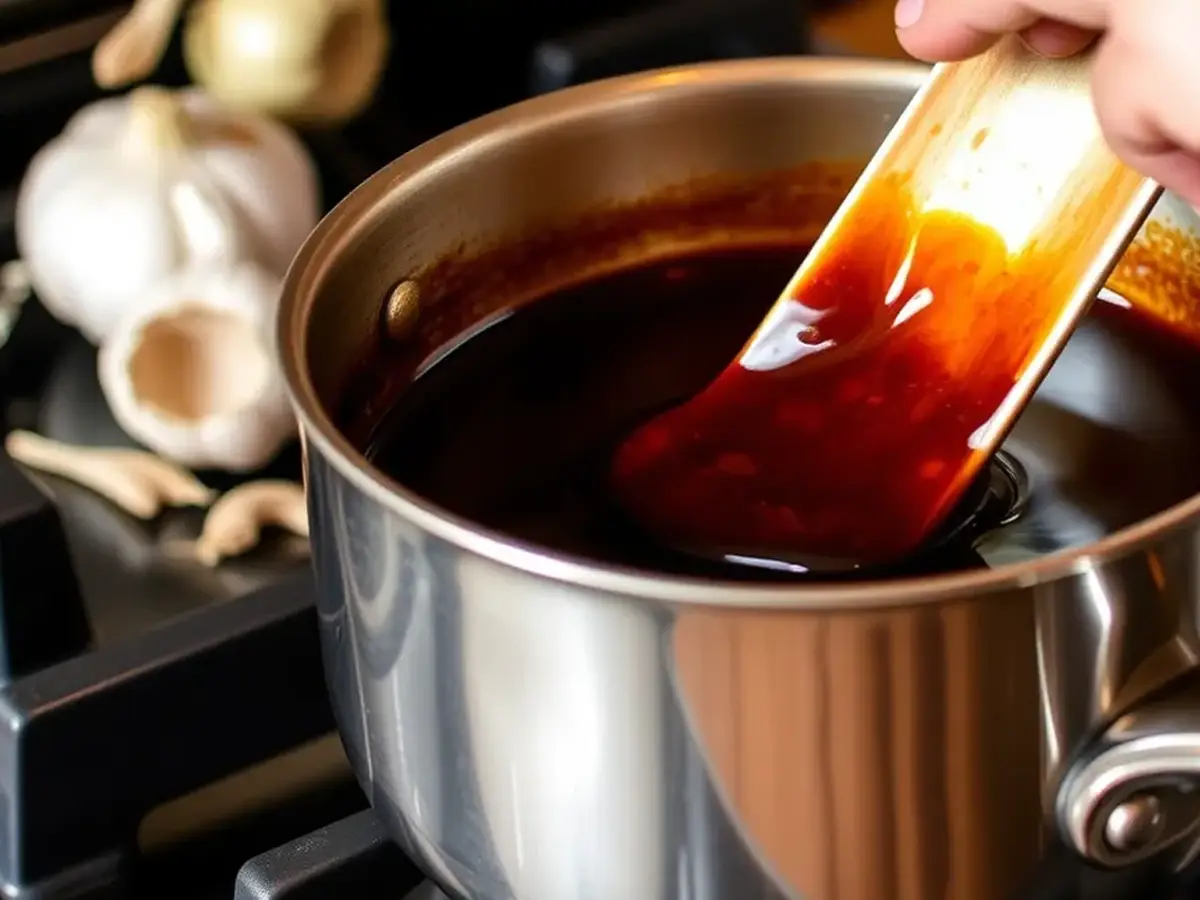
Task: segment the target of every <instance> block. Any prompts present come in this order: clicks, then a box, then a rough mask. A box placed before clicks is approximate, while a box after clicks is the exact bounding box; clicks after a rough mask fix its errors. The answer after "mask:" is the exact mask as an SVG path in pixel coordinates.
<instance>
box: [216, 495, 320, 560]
mask: <svg viewBox="0 0 1200 900" xmlns="http://www.w3.org/2000/svg"><path fill="white" fill-rule="evenodd" d="M268 526H274V527H277V528H282V529H284V530H286V531H289V532H291V533H292V534H294V535H297V536H299V537H303V538H307V537H308V509H307V506H306V503H305V499H304V488H303V487H302V486H300V485H298V484H295V483H293V482H290V481H270V480H264V481H252V482H249V483H248V484H243V485H239V486H238V487H236V488H234V489H233V490H231V491H229V492H227V493H226V494H224V495H223V496H222V497H221V498H220V499H219V500H218V501H217V502H216V503H214V504H213V505H212V508H211V509H210V510H209V511H208V515H206V516H205V518H204V528H203V530H202V531H201V534H200V538H199V540H197V541H196V545H195V548H194V549H195V554H196V558H197V559H198V560H199V561H200V562H201V563H203V564H204V565H206V566H216V565H218V564H219V563H220V562H221V561H222V560H224V559H228V558H229V557H232V556H240V555H241V554H243V553H245V552H246V551H248V550H251V549H253V548H254V547H255V546H256V545H257V544H258V542H259V540H260V538H261V536H262V530H263V528H265V527H268Z"/></svg>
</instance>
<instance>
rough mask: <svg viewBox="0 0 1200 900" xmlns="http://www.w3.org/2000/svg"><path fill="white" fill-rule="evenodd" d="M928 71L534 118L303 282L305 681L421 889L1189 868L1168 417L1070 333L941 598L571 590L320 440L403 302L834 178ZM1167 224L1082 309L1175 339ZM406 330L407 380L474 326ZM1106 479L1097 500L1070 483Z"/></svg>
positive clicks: (685, 75)
mask: <svg viewBox="0 0 1200 900" xmlns="http://www.w3.org/2000/svg"><path fill="white" fill-rule="evenodd" d="M923 76H924V70H923V69H922V68H920V67H916V66H908V65H902V64H890V63H879V62H868V61H855V60H837V61H835V60H814V59H797V60H764V61H746V62H731V63H719V64H713V65H705V66H698V67H692V68H686V69H679V70H672V71H662V72H652V73H647V74H642V75H635V76H631V77H625V78H618V79H615V80H611V81H605V82H600V83H596V84H591V85H587V86H584V87H579V88H573V89H570V90H566V91H562V92H560V93H556V94H551V95H547V96H544V97H541V98H538V99H534V100H531V101H528V102H525V103H522V104H519V105H517V106H515V107H512V108H509V109H506V110H503V111H501V112H498V113H495V114H493V115H490V116H487V117H485V118H483V119H480V120H478V121H475V122H472V123H470V124H467V125H465V126H463V127H461V128H458V129H456V130H454V131H452V132H450V133H448V134H446V135H443V136H442V137H439V138H437V139H436V140H434V141H432V142H430V143H428V144H426V145H424V146H422V147H420V148H418V149H416V150H414V151H412V152H411V153H409V154H407V155H406V156H404V157H402V158H401V159H399V160H397V161H396V162H394V163H393V164H391V165H390V166H388V167H387V168H386V169H384V170H383V171H382V172H380V173H379V174H377V175H375V176H374V177H373V178H371V179H370V180H368V181H367V182H366V183H365V184H364V185H362V186H361V187H360V188H359V189H358V190H357V191H356V192H355V193H354V194H352V195H351V197H350V198H349V199H347V200H346V201H345V202H343V203H342V204H341V205H340V206H339V207H338V208H337V209H336V210H335V211H334V212H332V213H331V214H330V215H329V216H328V217H327V218H326V219H325V221H324V222H323V223H322V224H321V225H320V227H319V228H318V229H317V230H316V232H315V233H314V234H313V236H312V237H311V238H310V240H309V241H308V243H307V245H306V246H305V247H304V249H303V250H302V252H301V253H300V255H299V257H298V259H297V261H296V263H295V265H294V266H293V268H292V271H291V274H290V276H289V278H288V282H287V287H286V290H285V296H284V298H283V301H282V311H281V322H280V331H279V336H280V342H281V352H282V356H283V362H284V365H285V367H286V370H287V377H288V379H289V381H290V384H291V388H292V390H293V392H294V396H295V401H296V407H297V410H298V414H299V417H300V422H301V426H302V432H303V435H304V439H305V444H306V477H307V485H308V492H309V503H310V512H311V527H312V542H313V547H314V557H315V565H316V570H317V575H318V578H319V581H320V598H321V599H320V619H321V627H322V640H323V646H324V652H325V663H326V668H327V674H328V683H329V689H330V693H331V695H332V698H333V702H334V706H335V708H336V711H337V716H338V722H339V725H340V729H341V734H342V737H343V740H344V742H345V746H346V750H347V752H348V754H349V758H350V760H351V762H352V764H353V767H354V769H355V771H356V772H357V774H358V777H359V779H360V781H361V783H362V785H363V786H364V788H365V789H366V790H367V792H368V794H369V796H370V798H371V801H372V802H373V804H374V806H375V809H376V810H377V811H378V812H379V813H380V814H381V816H382V817H383V818H384V820H385V821H386V822H387V824H388V825H389V827H390V828H391V830H392V832H393V834H394V835H395V837H396V838H397V840H399V841H400V842H401V843H402V844H403V846H404V847H405V848H406V849H407V850H408V851H410V852H411V853H413V854H414V855H415V856H416V858H417V859H419V860H420V861H421V862H422V864H423V865H424V866H425V867H426V868H427V869H428V871H429V872H430V873H431V874H432V876H433V877H434V878H435V879H436V880H437V881H438V882H439V883H440V884H441V885H443V886H444V887H445V889H446V890H447V891H449V892H450V893H452V894H454V895H456V896H458V897H461V898H468V900H730V898H737V900H768V898H772V900H774V898H779V900H783V898H803V900H883V898H886V900H934V898H937V900H1007V898H1008V897H1009V896H1011V893H1012V891H1013V890H1014V889H1015V888H1016V886H1017V884H1018V882H1019V881H1020V879H1022V878H1024V877H1025V876H1026V875H1027V874H1028V873H1029V872H1030V871H1032V870H1033V869H1034V868H1035V865H1036V864H1037V863H1038V861H1039V859H1040V858H1041V857H1042V855H1043V853H1044V852H1045V848H1046V847H1047V846H1048V845H1050V844H1052V843H1054V842H1055V841H1061V842H1062V843H1064V844H1065V845H1066V846H1068V847H1070V848H1073V850H1074V851H1075V852H1076V853H1077V854H1079V855H1080V856H1081V857H1083V858H1085V859H1087V860H1090V861H1093V862H1096V863H1098V864H1103V865H1106V866H1109V867H1112V868H1117V869H1120V868H1123V867H1127V866H1130V865H1132V864H1133V863H1136V862H1138V861H1139V860H1144V859H1146V858H1148V857H1154V858H1156V859H1160V860H1162V861H1163V862H1164V864H1170V865H1174V864H1177V863H1178V862H1179V861H1180V860H1182V859H1183V858H1185V857H1186V856H1187V852H1188V850H1189V849H1190V844H1191V842H1192V840H1193V838H1194V836H1195V826H1196V823H1197V821H1198V820H1200V688H1198V687H1197V684H1198V683H1200V681H1198V679H1197V677H1196V676H1197V659H1198V658H1200V639H1198V636H1197V631H1196V621H1195V620H1196V612H1197V602H1198V599H1200V497H1197V496H1192V495H1193V494H1194V492H1195V487H1196V483H1197V479H1196V476H1195V474H1194V470H1195V467H1196V465H1197V463H1198V461H1200V456H1197V455H1195V454H1196V453H1197V452H1200V438H1198V437H1197V435H1200V424H1198V423H1194V422H1188V421H1186V420H1185V418H1186V417H1184V418H1181V416H1182V413H1181V411H1180V404H1179V398H1178V396H1177V395H1171V394H1170V393H1169V392H1167V391H1165V390H1164V389H1163V388H1162V386H1161V385H1160V384H1159V383H1158V382H1157V381H1156V380H1155V379H1154V377H1153V373H1151V372H1147V371H1146V370H1145V369H1144V368H1143V367H1140V366H1139V365H1138V363H1137V361H1136V360H1130V359H1129V358H1128V357H1127V356H1125V355H1123V354H1122V351H1121V350H1120V349H1119V348H1118V347H1115V346H1112V345H1110V344H1107V343H1105V341H1104V340H1103V339H1102V336H1099V335H1098V334H1096V333H1093V332H1091V331H1089V330H1088V329H1087V328H1086V327H1085V329H1084V330H1083V331H1081V332H1079V334H1077V335H1076V338H1075V339H1074V340H1073V341H1072V343H1071V345H1070V347H1069V348H1068V349H1067V351H1066V352H1065V353H1064V355H1063V357H1062V358H1061V359H1060V361H1059V363H1058V364H1057V366H1056V367H1055V369H1054V372H1053V373H1052V374H1051V376H1050V377H1049V378H1048V380H1047V381H1046V382H1045V384H1044V385H1043V387H1042V389H1041V391H1040V392H1039V394H1038V397H1037V399H1036V401H1035V403H1034V404H1033V405H1032V406H1031V407H1030V409H1029V410H1028V411H1027V413H1026V414H1025V416H1024V417H1023V418H1022V421H1021V423H1020V425H1019V426H1018V427H1017V429H1016V431H1015V433H1014V434H1013V435H1012V437H1011V438H1010V440H1009V442H1008V445H1007V446H1008V449H1009V450H1010V451H1011V452H1012V453H1013V454H1014V456H1015V457H1016V458H1018V459H1019V460H1020V461H1021V462H1022V464H1023V466H1024V470H1025V471H1026V473H1027V475H1028V478H1029V481H1030V482H1031V484H1032V494H1031V500H1030V505H1029V509H1028V511H1027V514H1026V515H1025V516H1024V517H1023V518H1022V519H1021V520H1020V521H1018V522H1016V523H1015V524H1013V525H1012V526H1011V527H1010V528H1008V529H1001V531H1000V532H999V533H998V534H997V535H996V536H993V538H992V539H989V542H985V544H984V545H982V546H981V547H980V552H981V553H982V554H983V556H984V557H985V558H986V559H987V560H988V561H989V562H990V563H991V564H992V565H991V568H988V569H983V570H979V571H971V572H968V573H965V574H963V573H959V574H952V575H944V576H938V577H928V578H917V579H909V580H903V581H894V582H885V583H866V584H857V585H842V586H809V587H772V586H747V585H728V584H721V583H709V582H696V581H686V580H679V579H673V578H667V577H659V576H656V575H653V574H648V573H643V572H637V571H629V570H619V569H615V568H608V567H605V566H601V565H594V564H590V563H588V562H586V561H581V560H579V559H572V558H566V557H563V556H559V555H555V554H553V553H550V552H548V551H544V550H542V549H539V548H538V547H536V546H528V545H522V544H519V543H517V542H514V541H512V540H509V539H506V538H505V536H504V535H500V534H495V533H490V532H487V531H486V530H484V529H482V528H479V527H476V526H475V525H473V524H472V523H471V522H468V521H462V520H460V519H457V518H455V517H454V516H452V515H450V514H448V513H446V512H444V511H442V510H440V509H439V508H437V507H436V506H434V505H432V504H431V503H430V502H427V501H426V500H424V499H422V498H421V497H419V496H416V495H414V494H413V493H411V492H409V491H407V490H406V489H405V488H404V487H403V486H401V485H399V484H396V483H394V482H393V481H391V480H390V479H388V478H387V477H385V476H383V475H382V474H380V473H379V472H378V471H376V470H375V469H373V468H372V466H371V465H370V464H369V463H368V462H367V461H366V459H365V458H364V456H363V455H362V454H361V453H360V452H359V450H358V449H356V447H355V446H353V445H352V443H351V442H350V441H349V440H348V439H347V438H346V437H345V436H344V435H343V433H342V431H340V430H339V428H338V427H337V426H336V425H335V418H336V417H335V415H334V412H333V411H334V410H335V408H336V407H337V406H338V404H339V403H340V402H342V398H341V392H342V390H343V387H344V385H345V384H346V381H347V378H348V377H349V374H350V373H351V372H352V371H353V370H354V369H355V367H356V366H358V365H359V363H360V358H361V354H362V348H363V347H364V346H367V345H368V344H369V342H370V340H371V339H372V335H373V334H374V332H375V330H376V329H378V328H379V322H380V315H381V313H380V311H381V307H382V305H383V304H384V302H385V298H386V297H387V296H388V294H389V292H390V290H391V289H392V287H393V286H394V285H395V284H396V283H397V282H398V281H400V280H401V279H404V278H409V277H417V278H418V279H419V278H420V276H421V273H422V272H425V271H428V270H429V268H430V266H432V265H433V264H434V263H435V262H437V261H438V260H439V259H441V258H443V257H445V256H446V255H447V254H451V253H454V252H457V251H458V248H460V247H461V246H463V245H466V246H468V247H469V246H476V245H478V246H483V245H489V244H495V243H497V242H500V243H502V242H504V241H505V240H508V239H511V238H512V237H513V236H515V235H519V234H526V233H528V232H529V231H530V230H531V229H537V228H541V227H545V226H549V225H561V224H564V223H570V222H572V221H574V220H575V219H577V218H578V217H580V216H582V215H583V214H584V213H585V212H587V211H589V210H592V209H595V208H596V207H598V206H603V205H610V206H611V205H612V204H620V203H623V202H626V201H633V200H636V199H638V198H642V197H646V196H650V195H654V194H655V193H657V192H659V191H661V190H662V189H665V188H667V187H669V186H670V185H674V184H677V183H680V182H683V181H688V180H695V179H697V178H701V179H702V178H704V177H707V176H718V175H719V176H726V177H730V176H737V177H744V178H746V179H753V178H756V177H759V176H762V175H763V173H767V172H771V171H774V170H779V169H783V168H787V167H793V166H796V165H797V164H800V163H803V162H804V161H806V160H813V159H830V158H842V157H858V158H861V159H864V160H865V159H866V158H867V157H868V156H869V155H870V153H871V151H872V150H873V149H874V147H875V146H876V144H877V143H878V142H879V141H880V140H881V139H882V137H883V136H884V135H885V133H886V132H887V130H888V127H889V125H890V123H891V122H892V121H893V120H894V118H895V117H896V115H897V114H898V113H899V112H900V111H901V110H902V108H903V107H904V105H905V103H906V101H907V100H908V98H909V97H910V96H911V95H912V93H913V91H914V90H915V89H916V88H917V86H918V84H919V83H920V82H921V80H922V78H923ZM1194 224H1195V222H1194V218H1193V216H1192V213H1191V212H1190V211H1189V210H1187V209H1186V208H1185V207H1183V206H1182V205H1181V204H1179V203H1178V201H1176V200H1174V199H1173V198H1170V197H1167V198H1165V199H1164V201H1163V202H1162V203H1161V204H1160V206H1159V207H1158V208H1157V210H1156V212H1155V215H1154V218H1153V220H1152V221H1151V222H1150V223H1149V224H1148V225H1147V226H1146V229H1145V230H1144V231H1143V233H1142V235H1141V236H1140V237H1139V241H1138V243H1137V244H1135V246H1134V247H1133V249H1132V250H1131V252H1130V255H1129V256H1128V257H1127V264H1126V265H1125V266H1123V267H1122V269H1121V270H1120V271H1119V272H1118V275H1117V276H1116V283H1115V284H1114V283H1111V282H1110V284H1111V285H1112V286H1113V287H1114V288H1116V289H1117V290H1118V291H1119V292H1120V293H1121V294H1123V295H1125V296H1126V297H1127V298H1130V299H1131V300H1132V301H1133V302H1135V303H1138V304H1142V305H1145V306H1146V307H1147V308H1148V309H1152V310H1153V312H1154V314H1155V315H1159V316H1161V317H1165V318H1171V319H1173V320H1175V321H1176V322H1181V323H1183V325H1182V326H1181V327H1185V328H1187V327H1193V326H1194V329H1195V330H1200V305H1198V303H1197V298H1200V277H1197V273H1198V272H1200V268H1198V267H1197V263H1196V260H1197V259H1200V256H1197V250H1196V248H1197V247H1200V244H1196V243H1192V241H1194V239H1195V236H1194V229H1193V226H1194ZM687 227H688V223H684V222H681V223H680V229H681V234H682V233H683V232H684V231H686V230H687ZM687 234H688V235H690V237H689V238H688V239H689V240H696V239H697V237H696V234H695V230H694V229H692V230H691V231H688V232H687ZM652 243H653V242H646V244H645V246H644V248H643V250H644V252H646V253H650V252H653V247H652V246H651V244H652ZM1155 253H1158V254H1166V256H1167V257H1168V258H1169V260H1170V262H1169V264H1168V265H1164V266H1161V267H1159V268H1157V269H1155V270H1154V273H1153V276H1154V277H1150V276H1149V275H1148V274H1147V272H1148V270H1147V269H1146V268H1145V266H1143V265H1142V261H1143V260H1144V259H1145V258H1146V257H1147V254H1151V255H1152V254H1155ZM1172 267H1173V268H1172ZM437 301H438V297H437V296H436V291H434V292H432V293H428V292H427V294H426V296H425V297H424V298H423V310H424V311H423V312H422V317H421V318H420V319H419V320H418V323H417V332H416V334H417V336H418V338H420V340H418V341H417V342H416V344H415V345H414V346H416V345H421V346H422V347H423V348H424V349H423V350H422V351H421V352H423V353H424V352H427V351H430V349H431V348H436V347H437V346H445V345H448V344H450V343H451V342H452V341H453V340H454V339H455V338H456V337H458V336H459V335H460V334H461V333H462V332H463V331H465V330H468V329H469V328H470V326H471V325H472V324H478V322H474V323H473V322H471V321H465V322H463V323H461V328H457V330H451V329H447V328H446V326H445V320H444V319H439V317H438V316H436V315H428V314H427V312H428V311H429V310H431V309H432V310H436V304H437ZM494 311H495V310H494V309H484V308H481V309H480V310H479V318H480V319H482V317H484V316H486V315H489V314H491V313H493V312H494ZM414 352H415V351H414ZM1198 389H1200V388H1198ZM448 414H453V410H449V411H448ZM411 439H412V440H420V435H413V436H412V437H411ZM1105 460H1107V461H1109V462H1112V461H1113V460H1118V461H1119V463H1120V466H1119V471H1120V476H1119V478H1117V479H1115V480H1110V481H1105V480H1104V479H1103V478H1101V479H1099V480H1097V476H1096V475H1095V474H1094V473H1096V472H1098V471H1101V470H1104V471H1111V469H1112V467H1111V466H1110V467H1109V468H1108V469H1104V467H1103V466H1098V462H1102V461H1105ZM516 464H517V463H515V462H514V465H516Z"/></svg>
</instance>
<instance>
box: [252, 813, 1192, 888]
mask: <svg viewBox="0 0 1200 900" xmlns="http://www.w3.org/2000/svg"><path fill="white" fill-rule="evenodd" d="M233 896H234V900H332V898H335V897H336V898H341V897H354V898H355V900H397V898H403V900H449V898H447V896H446V895H445V894H444V893H442V892H441V891H440V890H438V888H437V887H436V886H435V885H434V884H433V883H432V882H429V881H423V880H422V876H421V875H420V873H419V871H418V870H417V869H416V867H415V865H414V864H413V863H412V862H411V861H409V859H408V858H407V857H406V856H405V855H404V854H403V853H402V852H401V851H400V849H399V848H398V847H397V846H396V845H394V844H393V843H391V841H390V840H389V839H388V837H387V835H386V833H385V831H384V829H383V826H382V825H380V823H379V821H378V820H377V819H376V818H375V815H374V814H373V813H372V812H371V811H370V810H367V811H365V812H360V813H357V814H355V815H353V816H350V817H349V818H346V819H343V820H342V821H340V822H338V823H336V824H334V825H330V826H327V827H325V828H322V829H320V830H319V831H315V832H313V833H312V834H308V835H305V836H304V837H302V838H299V839H297V840H296V841H294V842H292V843H290V844H286V845H284V846H282V847H277V848H275V849H274V850H270V851H268V852H267V853H264V854H262V855H260V856H257V857H255V858H254V859H252V860H250V861H249V862H248V863H246V865H244V866H243V867H242V870H241V872H239V873H238V879H237V885H236V887H235V889H234V895H233ZM1197 896H1200V878H1198V877H1197V875H1196V874H1194V873H1190V872H1189V873H1186V874H1184V875H1182V876H1179V877H1171V876H1168V875H1166V874H1165V873H1163V872H1162V871H1161V870H1157V869H1154V868H1152V867H1149V866H1144V867H1142V868H1138V869H1135V870H1131V871H1130V870H1127V871H1122V872H1105V871H1100V870H1097V869H1089V868H1083V867H1081V866H1080V865H1079V864H1078V862H1077V861H1076V859H1075V858H1073V857H1072V856H1071V855H1070V854H1069V853H1067V852H1066V851H1064V850H1061V849H1056V850H1054V851H1052V852H1051V853H1050V854H1048V855H1047V858H1046V861H1045V863H1044V864H1043V866H1042V867H1041V868H1040V870H1039V871H1037V872H1035V873H1034V874H1033V876H1032V878H1031V879H1030V883H1029V886H1028V887H1027V888H1024V889H1022V890H1020V891H1018V893H1017V895H1016V896H1015V897H1014V898H1013V900H1191V898H1195V897H1197Z"/></svg>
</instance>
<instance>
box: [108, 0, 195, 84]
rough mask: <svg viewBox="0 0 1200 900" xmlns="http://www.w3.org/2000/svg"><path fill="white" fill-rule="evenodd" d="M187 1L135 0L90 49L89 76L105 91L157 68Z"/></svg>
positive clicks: (146, 74)
mask: <svg viewBox="0 0 1200 900" xmlns="http://www.w3.org/2000/svg"><path fill="white" fill-rule="evenodd" d="M185 2H186V0H134V2H133V7H132V8H131V9H130V10H129V12H128V13H127V14H126V15H125V17H124V18H123V19H121V21H120V22H118V23H117V24H116V25H115V26H114V27H113V29H112V30H111V31H109V33H108V34H106V35H105V36H104V37H103V38H102V39H101V40H100V42H99V43H98V44H97V45H96V48H95V50H93V51H92V76H93V77H94V78H95V79H96V84H97V85H99V86H100V87H102V88H105V89H107V90H112V89H113V88H119V87H124V86H125V85H127V84H129V83H130V82H133V81H139V80H141V79H143V78H145V77H147V76H148V75H150V73H151V72H153V71H154V70H155V69H156V68H158V64H159V63H160V62H162V57H163V54H164V53H165V52H166V49H167V43H168V42H169V41H170V39H171V32H172V31H173V30H174V28H175V21H176V20H177V19H178V18H179V14H180V12H181V11H182V9H183V4H184V3H185Z"/></svg>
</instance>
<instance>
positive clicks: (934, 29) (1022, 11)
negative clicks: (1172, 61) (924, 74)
mask: <svg viewBox="0 0 1200 900" xmlns="http://www.w3.org/2000/svg"><path fill="white" fill-rule="evenodd" d="M1119 2H1121V0H900V2H899V3H897V5H896V29H897V34H898V36H899V38H900V43H901V44H902V45H903V46H904V49H905V50H907V51H908V52H909V53H911V54H912V55H913V56H916V57H917V58H919V59H925V60H929V61H936V60H959V59H966V58H968V57H971V56H974V55H975V54H977V53H981V52H982V51H984V50H986V49H987V48H988V47H990V46H991V45H992V44H994V43H995V42H996V39H997V38H998V37H999V36H1000V35H1004V34H1012V33H1014V32H1021V31H1024V30H1026V29H1028V28H1031V27H1033V26H1035V25H1037V23H1039V22H1040V21H1041V20H1043V19H1053V20H1055V21H1057V22H1062V23H1065V24H1067V25H1071V26H1074V27H1076V28H1080V29H1085V30H1089V31H1102V30H1103V29H1104V28H1105V27H1107V25H1108V21H1109V17H1110V6H1111V5H1112V4H1114V3H1119Z"/></svg>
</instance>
